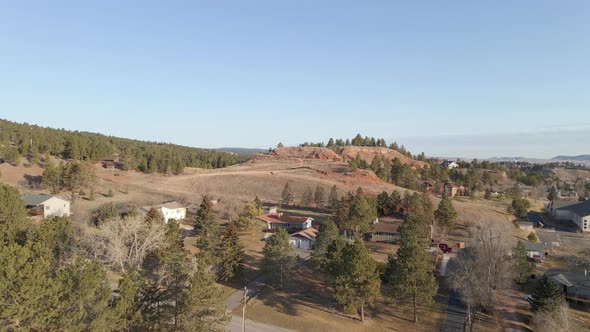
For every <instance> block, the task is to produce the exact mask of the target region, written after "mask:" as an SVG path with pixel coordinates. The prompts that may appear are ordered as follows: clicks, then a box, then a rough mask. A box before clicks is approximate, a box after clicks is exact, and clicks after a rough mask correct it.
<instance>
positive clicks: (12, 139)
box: [0, 120, 243, 174]
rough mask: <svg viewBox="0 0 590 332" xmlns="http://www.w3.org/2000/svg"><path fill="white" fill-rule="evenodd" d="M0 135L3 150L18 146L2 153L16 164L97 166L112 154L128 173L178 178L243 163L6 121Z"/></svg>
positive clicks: (0, 123) (216, 154)
mask: <svg viewBox="0 0 590 332" xmlns="http://www.w3.org/2000/svg"><path fill="white" fill-rule="evenodd" d="M0 132H1V133H2V135H0V147H1V146H12V145H14V146H16V148H12V147H11V148H7V149H0V153H2V154H3V155H4V159H6V160H8V161H16V160H17V156H20V155H27V154H28V155H30V156H31V159H32V160H34V159H35V156H36V155H37V154H39V153H41V154H45V155H49V154H51V155H53V156H56V157H61V158H63V159H69V160H77V161H82V160H84V161H90V162H96V161H99V160H100V159H103V158H108V157H112V154H113V153H114V152H115V151H118V152H119V153H120V157H121V162H122V164H123V168H124V169H126V170H138V171H142V172H160V173H167V172H168V173H175V174H179V173H182V169H183V168H184V167H185V166H188V167H199V168H221V167H225V166H229V165H233V164H236V163H238V162H240V161H241V160H243V159H242V158H241V157H239V156H236V155H233V154H231V153H227V152H222V151H218V150H203V149H196V148H190V147H184V146H180V145H174V144H164V143H155V142H142V141H137V140H130V139H124V138H117V137H112V136H105V135H101V134H93V133H86V132H74V131H66V130H59V129H51V128H42V127H39V126H34V125H33V126H31V125H29V124H18V123H15V122H10V121H6V120H0ZM31 139H32V141H33V148H32V149H31V146H30V141H31ZM45 162H47V158H46V159H45Z"/></svg>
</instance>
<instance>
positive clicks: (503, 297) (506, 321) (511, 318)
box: [496, 289, 532, 332]
mask: <svg viewBox="0 0 590 332" xmlns="http://www.w3.org/2000/svg"><path fill="white" fill-rule="evenodd" d="M496 303H497V304H496V310H498V313H499V315H500V319H501V322H502V326H503V328H504V331H507V332H522V331H527V332H532V330H531V328H530V327H529V326H528V325H527V323H526V322H527V321H528V319H529V318H528V313H529V305H528V303H527V302H526V301H525V300H524V299H523V298H522V296H521V294H520V293H519V292H518V291H517V290H515V289H507V290H503V291H500V292H499V293H498V296H497V298H496Z"/></svg>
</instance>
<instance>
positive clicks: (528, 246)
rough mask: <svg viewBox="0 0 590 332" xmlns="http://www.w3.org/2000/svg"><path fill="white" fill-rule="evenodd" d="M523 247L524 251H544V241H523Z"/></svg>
mask: <svg viewBox="0 0 590 332" xmlns="http://www.w3.org/2000/svg"><path fill="white" fill-rule="evenodd" d="M524 249H525V250H526V251H544V250H545V244H544V243H534V242H525V243H524Z"/></svg>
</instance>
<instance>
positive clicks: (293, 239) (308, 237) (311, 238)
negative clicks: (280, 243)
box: [289, 227, 318, 250]
mask: <svg viewBox="0 0 590 332" xmlns="http://www.w3.org/2000/svg"><path fill="white" fill-rule="evenodd" d="M317 234H318V230H317V229H315V228H313V227H310V228H306V229H303V230H301V231H299V232H297V233H294V234H291V235H290V236H289V243H290V244H291V246H292V247H293V248H297V249H305V250H311V249H313V246H314V245H315V238H316V236H317Z"/></svg>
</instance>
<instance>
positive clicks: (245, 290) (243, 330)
mask: <svg viewBox="0 0 590 332" xmlns="http://www.w3.org/2000/svg"><path fill="white" fill-rule="evenodd" d="M247 297H248V288H246V286H244V302H243V305H242V332H246V302H247V301H248V298H247Z"/></svg>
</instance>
